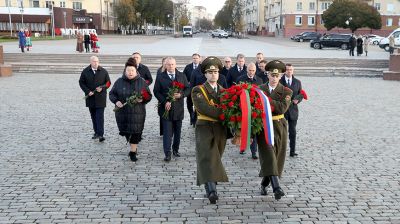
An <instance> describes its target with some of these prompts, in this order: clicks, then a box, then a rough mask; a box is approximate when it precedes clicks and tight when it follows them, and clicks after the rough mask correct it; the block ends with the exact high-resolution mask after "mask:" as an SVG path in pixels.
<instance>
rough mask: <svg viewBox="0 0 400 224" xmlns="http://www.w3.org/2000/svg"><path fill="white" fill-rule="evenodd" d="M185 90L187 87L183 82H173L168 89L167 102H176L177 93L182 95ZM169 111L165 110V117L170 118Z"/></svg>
mask: <svg viewBox="0 0 400 224" xmlns="http://www.w3.org/2000/svg"><path fill="white" fill-rule="evenodd" d="M184 88H185V85H184V84H183V83H181V82H178V81H173V82H172V84H171V86H170V87H169V88H168V94H167V101H169V102H174V101H176V99H175V97H174V95H175V93H182V91H183V89H184ZM168 115H169V111H168V110H165V111H164V114H163V117H164V118H168Z"/></svg>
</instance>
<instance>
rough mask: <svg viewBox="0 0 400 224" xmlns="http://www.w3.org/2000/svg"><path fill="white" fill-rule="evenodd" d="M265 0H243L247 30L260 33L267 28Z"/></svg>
mask: <svg viewBox="0 0 400 224" xmlns="http://www.w3.org/2000/svg"><path fill="white" fill-rule="evenodd" d="M264 1H265V0H243V1H242V4H243V19H244V25H245V31H247V32H251V33H254V34H256V33H257V34H259V33H261V31H262V30H264V29H265V25H264V24H265V23H264V4H265V2H264Z"/></svg>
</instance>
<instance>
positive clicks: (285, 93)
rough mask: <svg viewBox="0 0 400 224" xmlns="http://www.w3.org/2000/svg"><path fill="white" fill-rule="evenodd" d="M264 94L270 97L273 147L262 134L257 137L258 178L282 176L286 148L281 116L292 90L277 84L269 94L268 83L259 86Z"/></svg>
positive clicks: (285, 125)
mask: <svg viewBox="0 0 400 224" xmlns="http://www.w3.org/2000/svg"><path fill="white" fill-rule="evenodd" d="M259 88H260V89H261V90H263V91H264V93H265V94H266V95H267V96H268V97H271V99H272V102H271V105H272V107H273V108H274V110H273V111H272V116H273V117H272V120H273V124H274V147H273V150H271V146H269V145H267V143H266V142H265V137H264V132H262V133H260V134H259V136H257V144H258V146H259V148H260V149H259V150H258V153H259V155H260V165H261V170H260V177H265V176H279V177H281V176H282V172H283V167H284V165H285V158H286V147H287V137H288V131H287V126H288V124H287V121H286V120H285V117H284V116H283V114H284V113H285V112H286V111H287V110H288V108H289V106H290V102H291V96H292V90H290V89H289V88H287V87H284V86H283V85H282V84H280V83H279V84H278V85H277V86H276V87H275V89H274V91H273V92H272V93H270V90H269V85H268V83H266V84H263V85H261V86H259Z"/></svg>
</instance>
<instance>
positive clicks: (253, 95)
mask: <svg viewBox="0 0 400 224" xmlns="http://www.w3.org/2000/svg"><path fill="white" fill-rule="evenodd" d="M255 96H256V91H254V90H253V89H251V90H250V97H251V98H254V97H255Z"/></svg>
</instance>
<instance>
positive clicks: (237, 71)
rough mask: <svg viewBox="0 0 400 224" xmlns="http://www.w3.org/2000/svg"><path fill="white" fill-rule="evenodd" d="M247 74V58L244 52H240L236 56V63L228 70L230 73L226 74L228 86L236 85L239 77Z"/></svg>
mask: <svg viewBox="0 0 400 224" xmlns="http://www.w3.org/2000/svg"><path fill="white" fill-rule="evenodd" d="M245 74H247V67H246V65H245V59H244V55H243V54H238V55H237V56H236V64H235V66H233V67H231V68H230V69H229V71H228V75H227V76H226V82H227V83H228V87H231V86H232V85H234V84H235V83H236V81H237V79H238V78H239V77H240V76H241V75H245Z"/></svg>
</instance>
